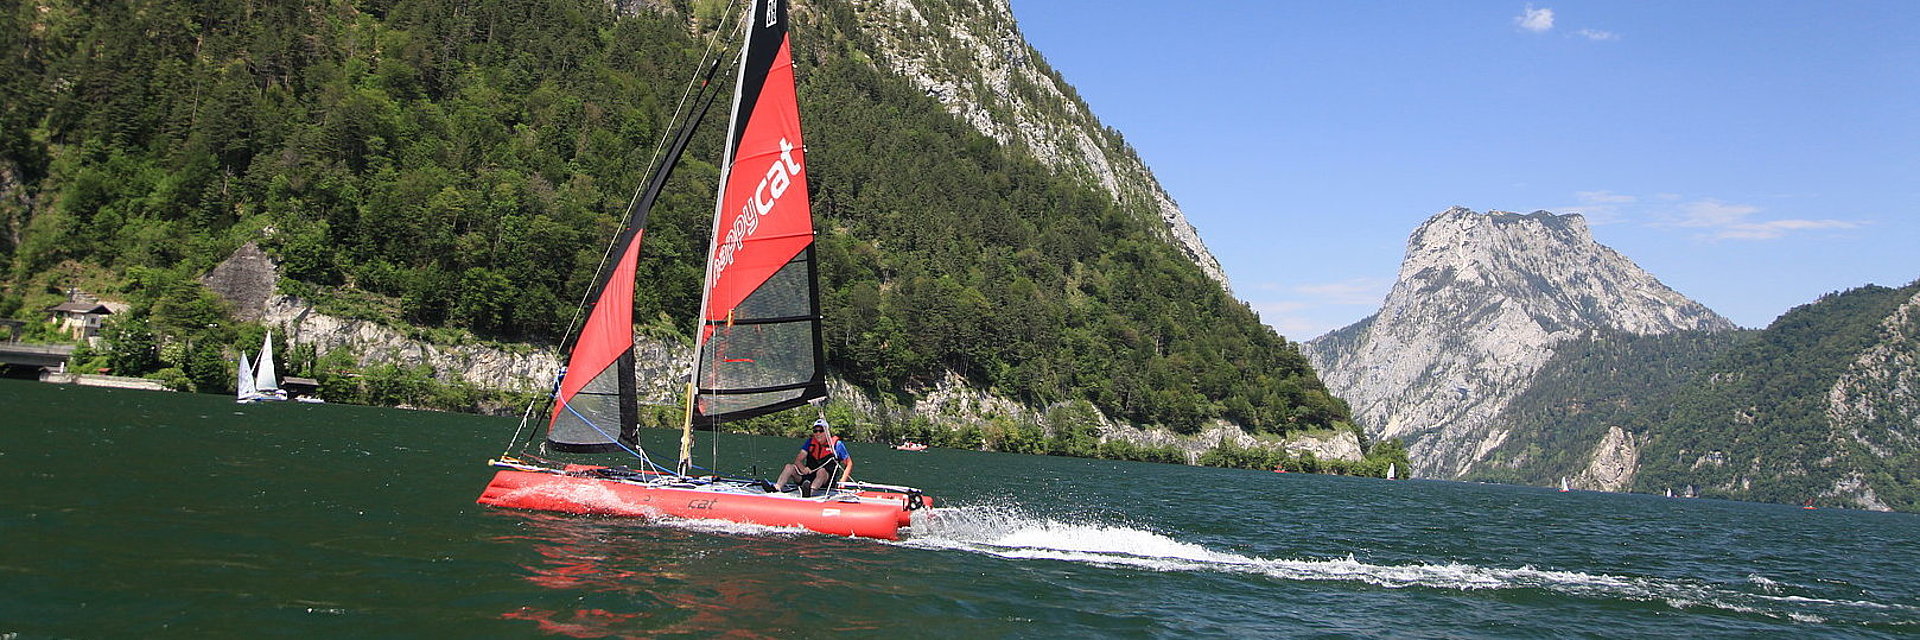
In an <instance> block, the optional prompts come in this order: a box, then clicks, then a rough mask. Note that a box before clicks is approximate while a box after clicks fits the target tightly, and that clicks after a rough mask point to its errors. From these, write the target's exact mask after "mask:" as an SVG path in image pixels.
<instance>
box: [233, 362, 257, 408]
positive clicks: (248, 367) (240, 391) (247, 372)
mask: <svg viewBox="0 0 1920 640" xmlns="http://www.w3.org/2000/svg"><path fill="white" fill-rule="evenodd" d="M259 396H260V389H259V388H257V387H255V386H254V383H253V365H252V364H251V363H248V362H247V352H245V351H241V352H240V377H239V379H238V380H235V381H234V393H233V401H234V402H238V403H241V404H246V403H249V402H253V401H255V400H258V399H259Z"/></svg>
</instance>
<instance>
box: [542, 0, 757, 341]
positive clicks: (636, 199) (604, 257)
mask: <svg viewBox="0 0 1920 640" xmlns="http://www.w3.org/2000/svg"><path fill="white" fill-rule="evenodd" d="M735 1H737V0H729V1H728V3H727V12H726V13H725V14H722V15H723V16H724V15H731V14H732V13H733V3H734V2H735ZM721 24H722V25H724V24H725V22H722V23H721ZM745 24H746V22H745V21H744V20H743V21H740V22H739V23H738V24H736V25H734V29H739V28H742V27H744V25H745ZM727 31H728V30H727V29H715V30H714V31H713V33H711V34H708V36H707V46H706V48H705V49H704V50H702V51H701V52H700V59H699V62H698V63H697V64H695V65H694V67H693V74H692V75H690V76H688V78H687V84H686V88H685V89H683V90H681V92H680V100H679V101H678V102H677V103H675V104H674V106H673V117H671V118H669V119H668V120H667V125H668V126H666V127H663V128H661V129H660V138H659V139H658V140H656V141H655V142H654V145H653V151H652V152H651V153H652V155H650V156H648V158H647V172H646V174H645V175H646V176H647V178H648V179H646V180H642V181H640V183H639V185H638V186H636V187H634V190H633V196H632V197H630V198H628V199H627V206H626V209H625V210H624V211H622V213H621V216H620V226H621V227H625V226H627V224H628V223H630V222H631V221H632V220H633V215H634V213H635V211H634V208H635V207H637V206H638V205H639V204H640V199H641V197H642V194H644V193H645V192H646V189H647V185H648V184H649V183H651V182H652V181H653V180H652V176H653V175H654V174H656V173H658V172H660V171H662V170H664V169H665V168H664V167H662V166H657V165H661V164H664V163H665V162H668V161H671V160H672V158H665V159H663V158H662V157H661V156H662V155H664V154H665V152H666V148H667V141H668V139H669V135H670V132H673V131H676V130H678V129H681V128H683V127H691V126H693V124H692V122H695V121H697V120H694V119H691V117H690V116H689V120H690V121H688V122H683V121H682V116H683V115H687V114H690V113H691V108H690V107H689V104H690V103H693V102H697V101H698V99H697V98H696V97H695V96H697V95H701V94H705V93H706V92H707V91H708V90H710V89H714V88H715V87H714V84H713V82H711V81H710V79H709V80H702V79H701V76H702V75H707V76H709V78H710V77H711V74H710V73H706V72H703V70H705V69H708V68H709V67H712V66H715V65H718V64H719V61H720V59H721V58H722V57H723V56H724V55H725V51H724V49H721V50H720V51H718V52H716V49H717V48H721V47H722V46H723V45H721V43H722V42H724V40H722V39H721V38H720V34H722V33H726V32H727ZM675 123H680V124H681V126H680V127H676V126H673V125H674V124H675ZM619 243H620V234H616V235H615V236H614V238H613V239H612V240H611V241H609V242H608V243H607V248H606V249H605V250H603V251H601V253H600V263H599V264H598V265H597V266H595V267H594V270H593V272H594V273H596V274H597V273H601V272H602V271H604V270H605V269H606V268H607V262H608V261H610V260H612V259H613V251H614V249H615V248H617V247H618V246H619ZM596 289H598V287H597V286H595V287H589V288H588V289H587V290H586V291H583V292H582V293H581V295H580V303H579V304H577V305H574V310H573V318H572V319H571V320H569V321H568V322H567V334H566V335H565V336H563V337H562V339H561V341H560V344H567V343H568V342H569V341H571V340H572V339H573V334H574V332H576V331H578V330H579V326H580V323H581V320H580V316H581V314H582V313H585V312H586V309H587V303H588V302H589V301H590V300H591V298H592V297H593V295H594V292H595V290H596Z"/></svg>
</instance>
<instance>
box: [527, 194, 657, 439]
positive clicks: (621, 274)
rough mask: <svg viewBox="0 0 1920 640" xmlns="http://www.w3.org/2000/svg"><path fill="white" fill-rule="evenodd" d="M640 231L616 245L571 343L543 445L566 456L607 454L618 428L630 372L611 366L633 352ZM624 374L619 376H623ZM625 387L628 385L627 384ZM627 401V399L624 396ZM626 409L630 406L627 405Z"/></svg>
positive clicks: (619, 429) (634, 232)
mask: <svg viewBox="0 0 1920 640" xmlns="http://www.w3.org/2000/svg"><path fill="white" fill-rule="evenodd" d="M642 233H643V230H641V229H638V228H636V229H632V230H630V231H629V232H628V233H627V234H625V235H626V236H627V237H625V238H622V240H624V242H621V243H619V245H618V249H617V250H618V251H619V255H616V256H613V268H612V269H611V270H610V271H609V272H608V273H607V275H606V278H605V279H604V280H602V281H601V285H600V294H599V296H598V297H596V298H594V301H593V311H592V312H591V313H590V314H589V315H588V316H587V323H586V325H585V326H583V327H581V329H580V335H579V336H578V338H576V339H575V340H574V343H573V353H572V355H570V356H569V357H568V359H567V372H566V376H565V377H563V378H562V379H561V381H560V392H559V395H558V396H557V397H556V398H555V399H554V405H553V410H552V411H551V412H550V413H551V414H552V416H551V419H550V420H549V421H548V424H547V442H548V444H550V445H552V446H554V447H555V448H558V449H561V450H565V451H589V452H590V451H611V450H615V449H616V448H617V446H616V445H615V444H614V437H615V435H616V434H618V433H619V432H620V431H621V430H622V428H623V423H625V422H628V421H627V420H623V419H622V416H621V411H622V408H621V403H622V402H621V401H622V395H623V394H622V393H621V388H620V387H621V385H622V382H623V380H622V378H631V377H632V372H631V371H625V372H623V371H622V367H617V366H614V365H615V364H617V363H619V362H620V361H621V359H622V358H623V357H628V358H630V357H631V356H630V355H629V354H631V353H632V351H633V278H634V264H635V262H636V261H637V260H638V258H639V255H640V237H641V235H642ZM623 374H624V375H623ZM628 384H629V386H630V385H631V383H628ZM626 395H630V394H626ZM628 403H629V404H630V403H631V401H628Z"/></svg>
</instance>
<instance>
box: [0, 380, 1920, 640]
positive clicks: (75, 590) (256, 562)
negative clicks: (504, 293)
mask: <svg viewBox="0 0 1920 640" xmlns="http://www.w3.org/2000/svg"><path fill="white" fill-rule="evenodd" d="M10 385H11V386H10ZM19 385H26V386H19ZM0 404H5V405H6V406H8V407H9V409H10V411H9V415H11V416H13V418H11V420H13V421H11V422H8V423H6V424H4V425H0V426H3V427H4V428H0V487H4V488H5V490H4V491H0V636H7V635H8V634H18V635H17V636H16V637H21V638H36V637H74V636H81V637H88V636H152V635H160V636H167V635H173V636H194V637H200V636H208V635H212V636H244V635H254V634H271V635H279V636H296V637H298V636H315V637H322V636H324V637H337V636H340V635H350V636H393V637H424V636H451V637H501V636H522V635H528V634H544V635H551V636H557V637H711V636H716V635H719V636H733V637H795V636H818V635H829V634H831V635H851V636H867V637H899V636H902V635H909V636H915V637H922V636H931V637H1191V636H1196V635H1198V636H1218V637H1286V636H1326V637H1380V636H1385V637H1413V638H1419V637H1607V638H1611V637H1673V636H1688V635H1703V636H1709V637H1726V636H1776V637H1835V638H1853V637H1895V636H1899V635H1902V634H1908V633H1914V632H1920V580H1917V579H1916V578H1915V576H1914V571H1913V567H1914V566H1915V565H1916V564H1920V548H1916V545H1915V544H1914V542H1915V541H1916V540H1920V518H1916V517H1914V516H1912V515H1904V514H1873V513H1861V512H1849V511H1838V510H1820V511H1802V510H1799V509H1796V508H1791V507H1782V506H1777V505H1751V504H1741V503H1727V502H1716V501H1707V500H1669V499H1661V498H1653V497H1647V496H1625V495H1611V494H1595V493H1583V492H1574V493H1571V494H1559V493H1555V492H1552V491H1548V490H1543V489H1530V488H1524V487H1501V486H1481V485H1468V484H1457V483H1436V482H1420V481H1410V482H1391V483H1390V482H1385V481H1379V480H1364V479H1354V478H1332V477H1316V476H1301V475H1298V474H1287V475H1284V476H1282V475H1278V474H1269V473H1255V472H1245V471H1228V470H1219V469H1198V468H1189V467H1178V466H1168V465H1145V464H1129V463H1117V462H1104V461H1089V460H1071V459H1060V458H1040V457H1030V456H1011V455H996V454H981V453H970V452H954V451H935V452H930V453H925V454H902V453H895V452H891V451H887V450H884V449H881V448H879V447H869V446H856V447H855V455H856V456H858V457H860V459H861V462H860V471H861V476H862V477H863V478H864V479H871V480H875V481H884V482H899V483H904V484H913V485H919V486H922V487H924V488H926V489H928V490H930V491H931V492H933V493H934V494H935V495H936V496H939V497H940V500H941V502H940V506H939V507H937V508H935V509H933V510H930V511H926V512H921V513H919V514H916V521H915V526H914V531H913V533H912V535H911V537H909V538H908V539H906V540H903V541H899V542H877V541H871V540H857V539H846V538H837V537H831V536H823V535H817V534H813V533H808V532H805V531H799V530H794V529H785V528H771V527H757V526H752V525H742V524H737V523H727V522H711V521H678V520H669V521H658V522H655V521H648V520H644V519H610V518H592V517H573V516H561V515H554V514H544V513H529V512H519V511H509V510H501V509H491V508H485V507H480V506H477V505H474V504H473V499H474V498H475V496H477V495H478V493H479V491H480V489H481V488H482V487H483V486H484V485H485V483H486V479H487V477H488V476H489V475H490V473H491V472H490V471H489V470H488V469H486V468H485V467H484V466H483V464H482V462H483V461H484V460H485V458H486V457H488V456H489V455H491V454H494V453H497V452H498V446H499V442H500V438H502V437H504V436H503V435H502V434H503V433H506V432H508V431H510V429H511V425H510V424H509V423H506V422H505V421H497V420H487V419H480V418H473V417H468V416H448V415H442V414H427V413H419V412H402V411H384V410H373V409H364V408H352V407H296V406H284V407H282V406H268V407H251V408H247V409H244V410H235V409H234V408H233V407H232V406H231V405H230V404H227V403H225V402H224V401H222V400H221V399H218V398H211V397H205V396H200V397H195V396H182V395H174V394H143V393H137V392H104V391H99V390H73V389H67V390H58V391H49V390H47V389H45V388H44V387H43V386H41V385H32V384H30V383H3V382H0ZM36 411H38V412H39V413H38V414H36V413H35V412H36ZM77 413H86V414H87V415H88V416H89V418H90V420H89V421H85V422H84V423H83V424H75V423H74V421H72V420H65V419H64V418H65V417H68V416H71V415H75V414H77ZM55 425H59V426H57V427H56V426H55ZM647 437H648V438H652V439H655V440H658V441H660V442H659V443H658V444H659V445H662V446H669V447H670V444H669V442H670V440H671V439H672V438H673V437H674V435H673V434H669V433H649V434H648V435H647ZM722 438H723V445H724V446H726V447H730V448H731V449H732V450H735V451H744V452H747V454H746V455H743V456H742V457H743V458H746V459H747V462H746V464H754V463H762V462H767V461H768V460H771V459H775V458H780V457H784V456H787V455H791V454H790V453H786V452H787V451H789V443H787V442H785V441H781V440H768V439H756V438H744V437H735V436H722ZM756 452H762V453H756ZM776 461H777V460H776ZM743 466H744V465H743ZM21 612H31V613H29V614H22V613H21Z"/></svg>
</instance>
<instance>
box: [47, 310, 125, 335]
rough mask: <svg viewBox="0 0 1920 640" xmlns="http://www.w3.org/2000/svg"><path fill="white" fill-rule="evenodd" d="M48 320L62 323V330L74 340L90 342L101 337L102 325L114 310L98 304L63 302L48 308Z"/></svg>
mask: <svg viewBox="0 0 1920 640" xmlns="http://www.w3.org/2000/svg"><path fill="white" fill-rule="evenodd" d="M47 313H48V314H49V316H51V317H49V318H48V320H50V321H52V322H58V323H60V330H61V331H64V332H66V333H67V335H70V336H73V339H74V340H88V339H90V338H94V337H98V336H99V335H100V323H101V322H102V321H104V320H105V319H106V317H107V316H110V315H113V310H112V309H109V308H107V305H104V304H100V303H98V302H77V301H69V302H62V303H60V304H59V305H57V306H53V307H48V308H47Z"/></svg>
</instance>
